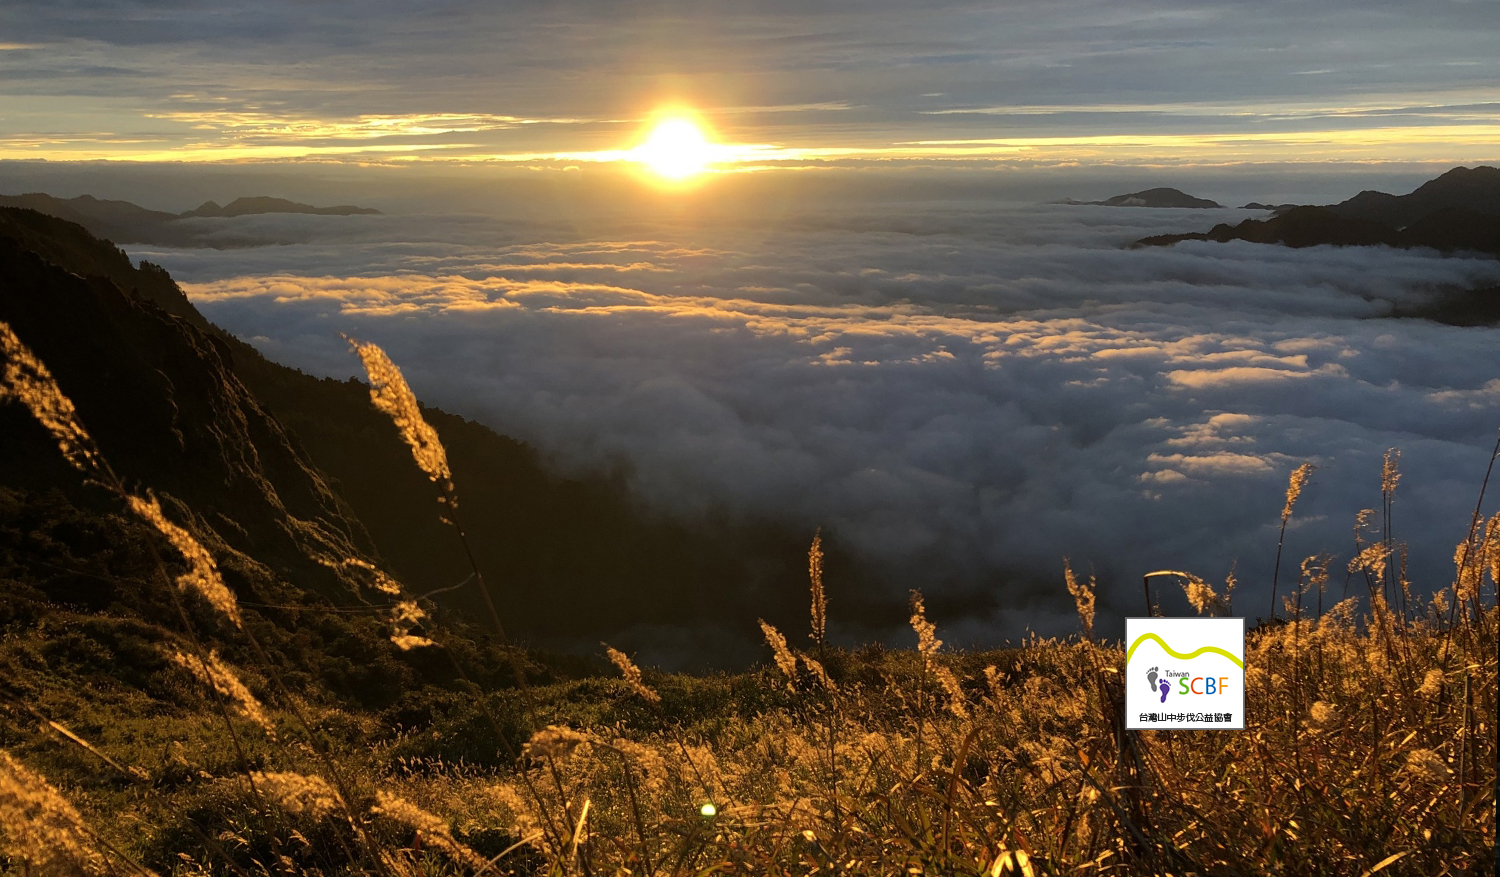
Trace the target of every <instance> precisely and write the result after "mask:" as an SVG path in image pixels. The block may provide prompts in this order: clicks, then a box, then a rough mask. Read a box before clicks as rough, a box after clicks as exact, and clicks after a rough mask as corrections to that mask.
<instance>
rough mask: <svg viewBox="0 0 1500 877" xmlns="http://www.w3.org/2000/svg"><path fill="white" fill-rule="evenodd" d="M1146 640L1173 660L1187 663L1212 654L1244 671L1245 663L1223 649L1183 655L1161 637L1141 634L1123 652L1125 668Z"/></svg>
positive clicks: (1207, 647) (1199, 650)
mask: <svg viewBox="0 0 1500 877" xmlns="http://www.w3.org/2000/svg"><path fill="white" fill-rule="evenodd" d="M1148 639H1150V640H1156V644H1157V645H1159V646H1161V647H1162V648H1163V649H1165V650H1166V652H1167V654H1169V655H1171V656H1172V657H1174V658H1177V659H1179V660H1182V661H1187V660H1191V659H1192V658H1196V657H1198V656H1199V655H1201V654H1203V653H1204V652H1213V653H1214V654H1216V655H1223V656H1224V657H1226V658H1228V659H1229V660H1231V661H1233V662H1234V663H1235V664H1236V665H1238V666H1239V668H1240V669H1241V670H1243V669H1245V662H1244V661H1241V660H1240V659H1239V658H1236V657H1235V656H1234V655H1231V654H1230V653H1228V652H1226V651H1224V650H1223V649H1221V648H1219V647H1218V646H1204V647H1203V648H1201V649H1198V650H1197V651H1195V652H1186V653H1183V652H1179V651H1177V650H1176V649H1174V648H1172V647H1171V646H1169V645H1167V641H1166V640H1164V639H1162V638H1161V637H1159V636H1157V635H1156V634H1154V633H1143V634H1141V635H1140V636H1138V637H1136V638H1135V642H1133V643H1131V644H1130V648H1129V649H1126V650H1125V663H1126V665H1127V666H1128V665H1129V664H1130V656H1131V655H1133V654H1135V650H1136V649H1137V648H1139V647H1140V645H1141V643H1143V642H1145V641H1146V640H1148Z"/></svg>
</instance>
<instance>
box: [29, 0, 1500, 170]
mask: <svg viewBox="0 0 1500 877" xmlns="http://www.w3.org/2000/svg"><path fill="white" fill-rule="evenodd" d="M0 34H3V37H0V159H46V160H48V161H58V160H80V159H89V160H98V159H113V160H131V161H185V162H235V161H240V162H243V161H247V160H248V161H272V162H276V161H300V162H312V161H321V162H341V163H356V164H392V163H394V164H400V163H435V162H436V163H460V164H493V163H503V164H518V165H523V166H536V167H551V166H558V167H562V166H567V165H569V164H574V165H576V164H578V163H580V162H589V161H600V160H604V161H609V160H618V159H620V158H621V157H622V153H624V152H627V151H628V150H630V149H632V148H634V147H635V146H636V145H638V144H639V143H640V142H641V140H642V139H643V138H644V136H645V132H646V131H647V130H648V129H649V126H650V124H651V122H652V120H653V119H654V118H656V117H657V116H658V115H659V114H661V113H662V112H666V111H672V110H674V109H675V110H676V111H687V112H690V113H692V114H694V116H695V117H696V118H697V120H698V121H699V122H700V123H701V124H702V125H703V126H704V127H705V128H706V129H707V131H708V133H709V136H710V138H711V139H712V140H713V141H714V142H715V143H717V144H720V145H721V146H722V147H723V148H722V150H721V151H720V152H719V153H718V155H717V158H718V159H719V160H720V161H719V166H720V167H721V169H725V170H747V169H755V168H766V167H785V166H793V167H824V166H829V165H840V164H842V165H856V166H857V165H867V164H872V163H875V164H881V165H889V164H891V163H903V162H913V161H916V162H962V163H971V164H973V163H977V164H980V165H989V166H1011V165H1020V166H1054V165H1072V164H1085V165H1087V164H1098V165H1110V164H1135V165H1139V164H1146V165H1163V164H1165V165H1204V164H1208V165H1215V164H1224V163H1237V162H1282V161H1290V162H1330V161H1336V162H1343V161H1359V162H1393V161H1395V162H1401V161H1405V162H1413V161H1416V162H1433V163H1446V164H1449V165H1452V164H1460V163H1475V162H1486V161H1488V162H1493V161H1494V160H1495V159H1496V158H1500V146H1497V144H1500V53H1496V52H1495V51H1494V46H1495V45H1496V44H1497V42H1500V2H1496V0H1437V2H1432V3H1413V2H1405V0H1376V2H1368V0H1360V2H1346V0H1331V2H1266V3H1253V4H1247V3H1242V2H1237V0H1236V2H1229V0H1220V2H1196V3H1183V2H1157V0H1152V2H1143V0H1107V2H1106V0H1045V2H1041V0H1036V2H1001V3H993V2H987V3H969V2H946V3H931V4H927V3H924V4H921V6H920V7H917V6H913V5H912V4H910V3H904V2H903V3H896V2H859V3H854V2H837V0H835V2H822V3H815V4H808V3H793V2H774V0H773V2H766V0H736V2H732V3H731V2H694V3H689V2H649V0H648V2H633V3H616V2H606V0H570V2H515V3H492V2H487V0H486V2H481V0H448V2H410V0H403V2H387V0H362V2H358V3H352V2H319V3H307V2H284V0H267V2H257V3H239V2H237V3H222V2H189V0H175V2H174V0H162V2H130V0H46V2H37V0H15V2H8V3H6V4H4V5H3V7H0Z"/></svg>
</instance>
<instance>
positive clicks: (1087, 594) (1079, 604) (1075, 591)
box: [1063, 557, 1097, 639]
mask: <svg viewBox="0 0 1500 877" xmlns="http://www.w3.org/2000/svg"><path fill="white" fill-rule="evenodd" d="M1063 581H1064V582H1065V583H1067V586H1068V593H1069V594H1072V595H1073V606H1074V607H1075V608H1076V609H1077V610H1078V620H1079V621H1080V622H1082V623H1083V635H1084V636H1085V637H1086V638H1088V639H1093V638H1094V591H1095V588H1096V587H1097V582H1095V581H1094V578H1093V576H1090V577H1089V580H1088V583H1087V584H1085V583H1084V582H1081V581H1079V580H1078V578H1077V577H1076V576H1074V575H1073V567H1072V565H1071V564H1069V563H1068V559H1067V558H1066V557H1064V558H1063Z"/></svg>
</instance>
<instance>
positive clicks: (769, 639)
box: [759, 618, 797, 691]
mask: <svg viewBox="0 0 1500 877" xmlns="http://www.w3.org/2000/svg"><path fill="white" fill-rule="evenodd" d="M759 621H760V632H761V633H763V634H765V637H766V644H767V645H769V646H770V647H771V655H772V656H773V657H774V658H775V659H776V666H777V667H778V668H779V669H780V670H781V674H782V675H783V676H785V677H786V681H787V685H789V686H791V688H792V690H794V691H795V690H796V688H797V658H796V656H794V655H793V654H792V650H791V649H789V648H787V645H786V637H784V636H782V635H781V631H779V630H777V629H776V628H774V627H772V626H771V625H769V624H767V623H766V621H765V619H763V618H762V619H759Z"/></svg>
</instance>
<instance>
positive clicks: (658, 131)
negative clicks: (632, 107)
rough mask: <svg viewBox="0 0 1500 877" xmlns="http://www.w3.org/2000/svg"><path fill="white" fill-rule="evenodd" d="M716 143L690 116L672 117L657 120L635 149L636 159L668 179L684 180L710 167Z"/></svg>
mask: <svg viewBox="0 0 1500 877" xmlns="http://www.w3.org/2000/svg"><path fill="white" fill-rule="evenodd" d="M714 152H715V150H714V145H713V144H712V143H710V142H709V140H708V138H707V137H705V136H704V134H703V131H702V129H700V128H699V127H698V125H697V124H696V123H694V122H693V121H692V120H690V119H683V118H672V119H665V120H663V121H661V122H659V123H657V125H656V127H655V128H653V129H651V134H650V135H649V136H648V137H647V138H646V142H645V143H642V144H641V145H640V146H638V147H636V149H635V158H636V161H639V162H641V163H642V164H644V165H646V166H647V167H649V168H651V170H652V171H654V172H655V173H656V174H658V175H660V176H663V177H666V178H667V179H669V180H684V179H687V178H688V177H692V176H696V175H698V174H701V173H703V172H704V171H705V170H707V169H708V166H709V164H710V163H711V162H712V161H713V160H714Z"/></svg>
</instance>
